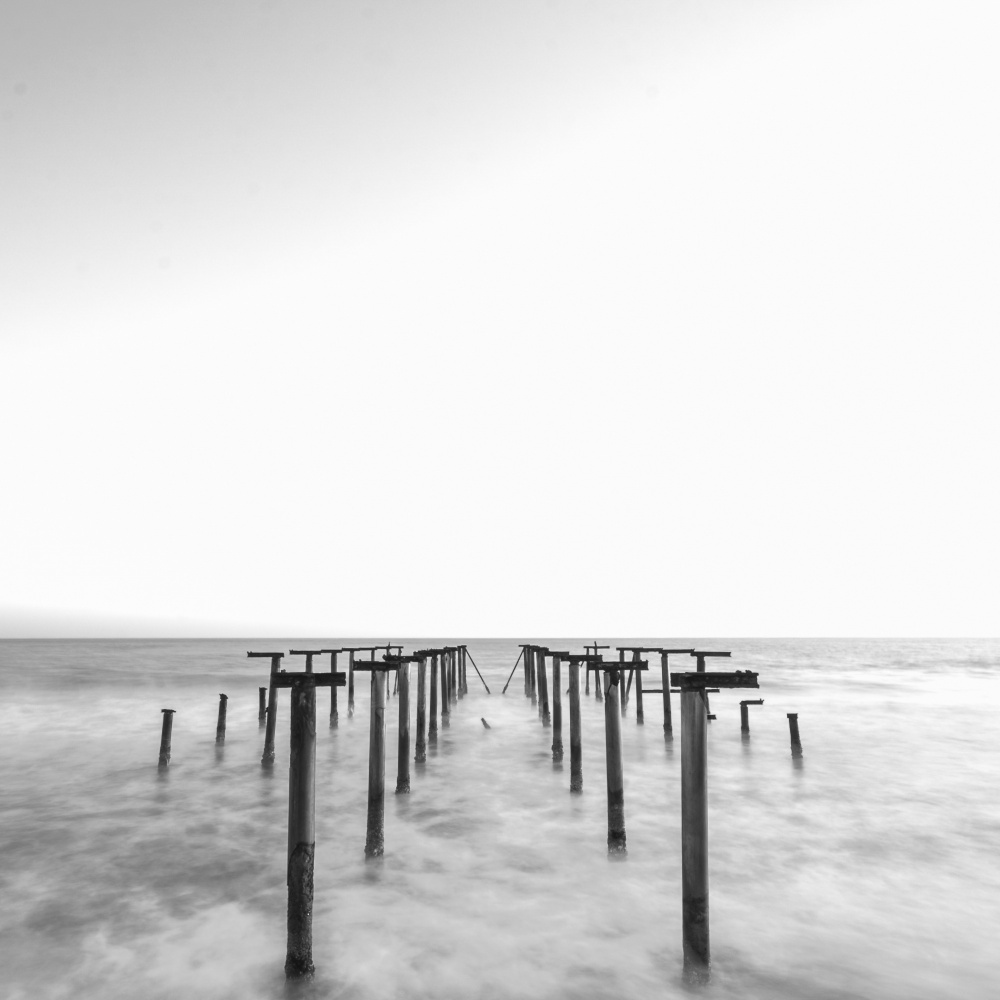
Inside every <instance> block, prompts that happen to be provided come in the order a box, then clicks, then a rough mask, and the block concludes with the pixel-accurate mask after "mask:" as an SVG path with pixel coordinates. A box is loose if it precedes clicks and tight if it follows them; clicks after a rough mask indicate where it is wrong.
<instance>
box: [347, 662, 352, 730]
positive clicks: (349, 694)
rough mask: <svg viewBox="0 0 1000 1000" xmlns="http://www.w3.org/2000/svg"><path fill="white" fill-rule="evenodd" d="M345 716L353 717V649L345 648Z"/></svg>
mask: <svg viewBox="0 0 1000 1000" xmlns="http://www.w3.org/2000/svg"><path fill="white" fill-rule="evenodd" d="M347 717H348V718H349V719H351V718H353V717H354V650H353V649H349V650H347Z"/></svg>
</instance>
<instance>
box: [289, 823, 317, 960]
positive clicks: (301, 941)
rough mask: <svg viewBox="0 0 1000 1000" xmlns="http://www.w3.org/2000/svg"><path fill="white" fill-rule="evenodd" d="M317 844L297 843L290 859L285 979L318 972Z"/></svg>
mask: <svg viewBox="0 0 1000 1000" xmlns="http://www.w3.org/2000/svg"><path fill="white" fill-rule="evenodd" d="M315 855H316V845H315V844H304V843H299V844H296V846H295V850H294V851H292V856H291V857H290V858H289V859H288V949H287V951H286V953H285V978H286V979H301V978H303V977H308V976H311V975H312V974H313V973H314V972H315V971H316V969H315V966H314V965H313V960H312V911H313V866H314V861H315Z"/></svg>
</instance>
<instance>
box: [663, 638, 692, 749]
mask: <svg viewBox="0 0 1000 1000" xmlns="http://www.w3.org/2000/svg"><path fill="white" fill-rule="evenodd" d="M693 652H694V650H693V649H661V650H659V654H660V679H661V681H662V688H661V693H662V694H663V735H664V739H666V740H667V741H668V742H669V741H670V740H672V739H673V738H674V723H673V719H672V718H671V712H670V664H669V657H670V654H671V653H684V654H685V655H687V654H689V653H693Z"/></svg>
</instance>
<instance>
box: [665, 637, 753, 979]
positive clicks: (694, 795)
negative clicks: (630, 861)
mask: <svg viewBox="0 0 1000 1000" xmlns="http://www.w3.org/2000/svg"><path fill="white" fill-rule="evenodd" d="M691 655H694V654H693V653H692V654H691ZM706 655H715V656H728V655H729V654H728V653H715V654H706ZM675 677H676V678H677V680H678V681H679V682H680V691H681V882H682V894H683V942H684V970H685V974H686V975H688V976H689V977H691V978H695V979H698V978H704V977H706V976H707V974H708V969H709V964H710V960H711V949H710V947H709V929H708V928H709V923H708V917H709V909H708V754H707V742H708V741H707V724H708V707H707V706H706V704H705V690H706V689H707V688H708V686H709V685H715V686H716V687H717V688H721V687H727V688H730V687H739V688H748V687H751V688H755V687H757V686H758V685H757V674H755V673H751V672H750V671H736V672H735V673H705V672H700V673H699V672H697V671H696V672H693V673H683V674H675Z"/></svg>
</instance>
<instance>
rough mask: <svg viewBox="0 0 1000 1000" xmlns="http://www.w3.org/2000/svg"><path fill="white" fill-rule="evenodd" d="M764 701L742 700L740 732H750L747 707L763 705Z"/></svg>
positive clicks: (760, 699)
mask: <svg viewBox="0 0 1000 1000" xmlns="http://www.w3.org/2000/svg"><path fill="white" fill-rule="evenodd" d="M763 704H764V699H763V698H757V699H755V700H753V701H750V700H744V701H741V702H740V732H741V733H749V732H750V711H749V709H748V708H747V705H763Z"/></svg>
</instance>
